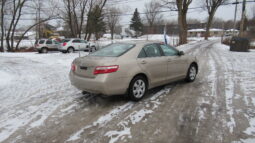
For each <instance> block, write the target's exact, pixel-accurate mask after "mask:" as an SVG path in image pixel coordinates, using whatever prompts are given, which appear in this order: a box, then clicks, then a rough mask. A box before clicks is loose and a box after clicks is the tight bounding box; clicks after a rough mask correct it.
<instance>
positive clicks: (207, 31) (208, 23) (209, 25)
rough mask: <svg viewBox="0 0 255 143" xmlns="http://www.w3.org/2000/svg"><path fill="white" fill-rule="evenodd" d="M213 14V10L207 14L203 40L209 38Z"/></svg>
mask: <svg viewBox="0 0 255 143" xmlns="http://www.w3.org/2000/svg"><path fill="white" fill-rule="evenodd" d="M214 14H215V10H212V11H211V12H210V13H209V17H208V21H207V24H206V31H205V40H208V37H210V28H211V25H212V21H213V17H214Z"/></svg>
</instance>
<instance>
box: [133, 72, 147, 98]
mask: <svg viewBox="0 0 255 143" xmlns="http://www.w3.org/2000/svg"><path fill="white" fill-rule="evenodd" d="M147 88H148V87H147V81H146V79H145V78H144V77H143V76H137V77H135V78H134V79H133V80H132V81H131V83H130V86H129V97H130V99H131V100H133V101H139V100H141V99H142V98H143V97H144V95H145V94H146V92H147Z"/></svg>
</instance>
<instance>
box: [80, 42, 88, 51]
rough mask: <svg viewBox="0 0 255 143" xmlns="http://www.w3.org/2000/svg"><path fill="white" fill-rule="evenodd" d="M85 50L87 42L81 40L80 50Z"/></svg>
mask: <svg viewBox="0 0 255 143" xmlns="http://www.w3.org/2000/svg"><path fill="white" fill-rule="evenodd" d="M86 48H87V41H85V40H81V49H82V50H86Z"/></svg>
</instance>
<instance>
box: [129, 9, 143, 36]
mask: <svg viewBox="0 0 255 143" xmlns="http://www.w3.org/2000/svg"><path fill="white" fill-rule="evenodd" d="M130 28H131V29H133V30H134V31H135V32H136V36H138V35H140V34H141V33H142V31H143V24H142V22H141V18H140V14H139V12H138V10H137V8H136V9H135V12H134V15H133V17H132V19H131V24H130Z"/></svg>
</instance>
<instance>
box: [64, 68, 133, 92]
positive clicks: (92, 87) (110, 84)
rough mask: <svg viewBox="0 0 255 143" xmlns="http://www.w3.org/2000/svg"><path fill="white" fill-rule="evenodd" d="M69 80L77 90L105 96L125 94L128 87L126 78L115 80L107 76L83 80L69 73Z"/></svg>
mask: <svg viewBox="0 0 255 143" xmlns="http://www.w3.org/2000/svg"><path fill="white" fill-rule="evenodd" d="M69 79H70V81H71V84H72V85H73V86H75V87H76V88H78V89H79V90H82V91H86V92H89V93H95V94H103V95H107V96H110V95H122V94H125V93H126V91H127V89H128V86H129V81H128V78H116V77H114V76H109V75H107V74H104V75H98V76H96V77H95V78H84V77H80V76H78V75H76V74H74V73H73V72H72V71H70V73H69Z"/></svg>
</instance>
